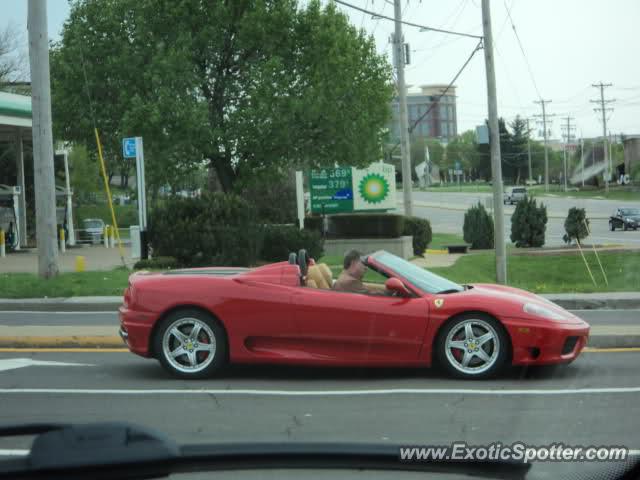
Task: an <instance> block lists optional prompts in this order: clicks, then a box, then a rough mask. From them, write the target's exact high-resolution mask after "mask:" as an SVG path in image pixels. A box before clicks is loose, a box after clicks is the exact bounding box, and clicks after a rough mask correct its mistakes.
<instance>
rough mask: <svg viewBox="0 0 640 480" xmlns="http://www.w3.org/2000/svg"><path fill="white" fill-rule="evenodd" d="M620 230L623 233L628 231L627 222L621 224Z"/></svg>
mask: <svg viewBox="0 0 640 480" xmlns="http://www.w3.org/2000/svg"><path fill="white" fill-rule="evenodd" d="M622 230H624V231H625V232H626V231H627V230H629V226H628V225H627V222H622Z"/></svg>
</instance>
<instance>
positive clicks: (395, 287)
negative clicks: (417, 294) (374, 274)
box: [384, 277, 409, 297]
mask: <svg viewBox="0 0 640 480" xmlns="http://www.w3.org/2000/svg"><path fill="white" fill-rule="evenodd" d="M384 286H385V288H386V289H387V290H389V291H390V292H396V293H398V294H399V295H400V296H402V297H406V296H408V295H409V290H407V288H406V287H405V286H404V284H403V283H402V282H401V281H400V279H398V278H396V277H391V278H390V279H389V280H387V281H386V282H385V283H384Z"/></svg>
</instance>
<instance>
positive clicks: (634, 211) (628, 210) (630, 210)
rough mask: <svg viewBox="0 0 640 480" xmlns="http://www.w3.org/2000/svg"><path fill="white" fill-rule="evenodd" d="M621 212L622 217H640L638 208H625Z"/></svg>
mask: <svg viewBox="0 0 640 480" xmlns="http://www.w3.org/2000/svg"><path fill="white" fill-rule="evenodd" d="M620 212H621V213H622V215H640V209H638V208H623V209H621V210H620Z"/></svg>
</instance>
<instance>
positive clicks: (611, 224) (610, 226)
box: [609, 220, 616, 232]
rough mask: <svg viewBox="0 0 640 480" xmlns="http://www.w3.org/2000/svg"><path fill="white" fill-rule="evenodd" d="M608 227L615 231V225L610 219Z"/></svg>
mask: <svg viewBox="0 0 640 480" xmlns="http://www.w3.org/2000/svg"><path fill="white" fill-rule="evenodd" d="M609 228H610V229H611V231H612V232H615V231H616V226H615V225H614V224H613V222H612V221H611V220H609Z"/></svg>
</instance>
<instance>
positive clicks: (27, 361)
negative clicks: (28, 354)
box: [0, 358, 94, 372]
mask: <svg viewBox="0 0 640 480" xmlns="http://www.w3.org/2000/svg"><path fill="white" fill-rule="evenodd" d="M93 366H94V365H93V364H90V363H67V362H49V361H44V360H33V359H31V358H7V359H3V360H0V372H4V371H5V370H14V369H16V368H24V367H93Z"/></svg>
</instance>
